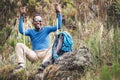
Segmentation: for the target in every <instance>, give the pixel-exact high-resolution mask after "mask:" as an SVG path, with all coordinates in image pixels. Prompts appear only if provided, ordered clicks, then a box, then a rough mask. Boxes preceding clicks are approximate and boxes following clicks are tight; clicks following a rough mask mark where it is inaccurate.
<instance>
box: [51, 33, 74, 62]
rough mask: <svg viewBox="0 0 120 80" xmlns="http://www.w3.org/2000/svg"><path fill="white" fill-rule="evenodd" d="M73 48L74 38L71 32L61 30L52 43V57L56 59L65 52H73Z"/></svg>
mask: <svg viewBox="0 0 120 80" xmlns="http://www.w3.org/2000/svg"><path fill="white" fill-rule="evenodd" d="M72 48H73V40H72V37H71V36H70V34H69V33H67V32H65V31H64V32H60V33H59V34H58V35H57V36H56V37H55V40H54V43H53V45H52V59H53V60H56V59H58V58H59V57H60V56H61V55H63V54H64V53H65V52H71V51H72Z"/></svg>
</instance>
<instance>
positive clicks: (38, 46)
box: [19, 14, 62, 51]
mask: <svg viewBox="0 0 120 80" xmlns="http://www.w3.org/2000/svg"><path fill="white" fill-rule="evenodd" d="M57 17H58V24H57V25H58V29H60V28H61V26H62V15H61V14H58V15H57ZM56 30H57V26H44V27H43V28H42V29H41V30H39V31H36V30H35V29H28V30H24V26H23V17H20V20H19V32H20V33H21V34H25V36H29V37H30V39H31V42H32V49H33V50H34V51H36V50H45V49H48V48H49V46H50V38H49V34H50V33H51V32H55V31H56Z"/></svg>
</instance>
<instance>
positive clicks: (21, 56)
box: [15, 43, 38, 68]
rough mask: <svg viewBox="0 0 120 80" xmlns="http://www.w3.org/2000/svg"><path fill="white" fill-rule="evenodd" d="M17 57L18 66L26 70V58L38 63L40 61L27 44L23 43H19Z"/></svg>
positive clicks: (16, 49)
mask: <svg viewBox="0 0 120 80" xmlns="http://www.w3.org/2000/svg"><path fill="white" fill-rule="evenodd" d="M15 51H16V56H17V61H18V66H20V67H23V68H25V67H26V66H25V65H26V58H28V59H29V60H30V61H36V60H37V59H38V57H37V55H36V53H35V52H34V51H32V50H31V49H29V48H28V47H27V46H26V45H25V44H23V43H17V45H16V48H15Z"/></svg>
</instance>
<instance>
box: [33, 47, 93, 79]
mask: <svg viewBox="0 0 120 80" xmlns="http://www.w3.org/2000/svg"><path fill="white" fill-rule="evenodd" d="M92 65H93V60H92V55H91V53H90V51H89V49H88V48H87V47H85V46H83V47H81V48H80V49H79V50H77V51H73V52H69V53H64V54H63V55H62V56H61V57H60V58H59V59H58V60H56V61H55V64H52V65H50V66H48V67H47V68H46V69H45V70H44V71H43V73H39V74H36V76H35V80H67V79H69V80H76V79H79V78H80V77H79V76H80V75H81V74H84V73H85V72H86V71H87V69H88V68H90V67H92ZM76 76H77V77H76Z"/></svg>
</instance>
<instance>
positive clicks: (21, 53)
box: [15, 4, 62, 71]
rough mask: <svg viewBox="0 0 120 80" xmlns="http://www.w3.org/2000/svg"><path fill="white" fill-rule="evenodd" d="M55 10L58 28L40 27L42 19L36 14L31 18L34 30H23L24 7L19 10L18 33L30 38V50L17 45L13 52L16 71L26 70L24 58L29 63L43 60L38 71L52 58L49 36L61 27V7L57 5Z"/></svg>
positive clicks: (24, 46) (23, 45) (20, 44)
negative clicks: (14, 53)
mask: <svg viewBox="0 0 120 80" xmlns="http://www.w3.org/2000/svg"><path fill="white" fill-rule="evenodd" d="M55 10H56V15H57V18H58V24H57V25H58V26H57V25H56V26H42V18H41V16H40V15H38V14H37V15H35V16H34V17H33V25H34V29H28V30H24V25H23V23H24V15H25V13H26V11H25V8H24V7H23V8H20V13H21V16H20V20H19V32H20V33H21V34H23V35H25V36H29V37H30V39H31V43H32V50H31V49H30V48H28V47H27V46H26V45H25V44H23V43H17V45H16V48H15V51H16V55H17V59H18V60H17V61H18V68H17V69H16V71H19V70H24V69H25V68H26V66H25V63H26V58H27V59H29V60H30V61H38V60H39V59H43V61H42V64H41V65H40V69H41V67H42V68H43V69H44V68H45V65H44V64H46V63H47V62H49V60H50V59H51V58H52V51H51V50H52V49H51V47H50V39H49V34H50V33H51V32H55V31H56V30H57V27H58V29H60V28H61V25H62V15H61V7H60V5H59V4H56V6H55Z"/></svg>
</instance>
